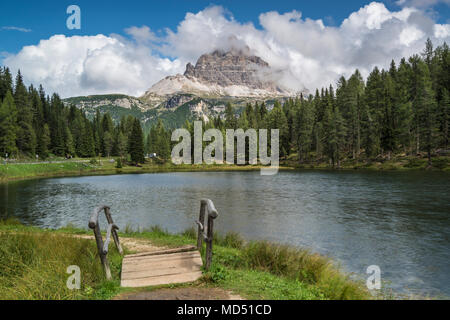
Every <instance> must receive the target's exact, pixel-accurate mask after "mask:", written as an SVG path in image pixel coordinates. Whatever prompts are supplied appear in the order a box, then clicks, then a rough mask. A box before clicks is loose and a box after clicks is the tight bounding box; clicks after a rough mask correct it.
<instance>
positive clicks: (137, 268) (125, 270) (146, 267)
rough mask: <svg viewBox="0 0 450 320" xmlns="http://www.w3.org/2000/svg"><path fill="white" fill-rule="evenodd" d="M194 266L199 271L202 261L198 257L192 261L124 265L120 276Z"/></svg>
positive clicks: (181, 260)
mask: <svg viewBox="0 0 450 320" xmlns="http://www.w3.org/2000/svg"><path fill="white" fill-rule="evenodd" d="M191 264H194V265H196V266H198V268H199V269H200V268H201V267H202V266H203V261H202V259H201V258H200V257H198V258H194V259H179V260H172V261H158V262H149V263H141V264H125V265H123V267H122V275H123V274H126V273H129V272H138V271H144V270H150V269H155V270H156V269H160V268H164V267H167V268H172V267H184V266H186V265H191Z"/></svg>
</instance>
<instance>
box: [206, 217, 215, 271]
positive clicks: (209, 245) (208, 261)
mask: <svg viewBox="0 0 450 320" xmlns="http://www.w3.org/2000/svg"><path fill="white" fill-rule="evenodd" d="M213 227H214V219H213V218H212V217H211V216H208V234H207V238H208V240H207V241H206V270H209V268H211V263H212V250H213V241H214V233H213Z"/></svg>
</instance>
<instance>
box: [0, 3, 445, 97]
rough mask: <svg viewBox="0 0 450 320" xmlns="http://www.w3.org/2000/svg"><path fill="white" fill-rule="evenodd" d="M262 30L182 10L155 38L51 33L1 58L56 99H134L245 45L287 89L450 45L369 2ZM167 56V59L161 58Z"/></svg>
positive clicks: (417, 13)
mask: <svg viewBox="0 0 450 320" xmlns="http://www.w3.org/2000/svg"><path fill="white" fill-rule="evenodd" d="M259 21H260V25H261V26H262V28H261V29H258V28H256V27H255V26H254V25H253V24H252V23H241V22H238V21H236V20H235V19H234V18H233V16H232V15H231V14H230V13H229V12H227V11H226V10H225V9H223V8H222V7H218V6H213V7H208V8H206V9H204V10H202V11H200V12H198V13H187V14H186V16H185V19H184V20H183V21H181V22H180V24H179V25H178V27H177V29H176V30H169V29H167V30H165V33H164V34H163V36H161V37H158V36H156V35H155V33H154V32H152V30H150V29H149V28H148V27H146V26H142V27H131V28H128V29H126V30H125V32H126V33H127V34H128V35H129V36H130V37H131V39H130V38H126V37H122V36H119V35H111V36H104V35H97V36H89V37H88V36H85V37H75V36H74V37H65V36H53V37H52V38H50V39H48V40H43V41H41V42H40V43H39V44H38V45H36V46H29V47H24V48H23V49H22V50H21V51H20V52H19V53H18V54H16V55H12V56H8V57H7V58H6V59H5V60H4V64H5V65H9V66H11V67H12V68H13V69H17V68H19V67H20V68H21V69H22V71H23V74H24V75H25V76H26V80H28V81H29V82H33V83H43V85H44V86H45V87H46V88H49V90H54V91H56V92H59V93H61V95H62V96H72V95H85V94H94V93H111V92H116V93H126V94H132V95H140V94H142V93H143V92H144V91H145V90H146V89H148V88H149V87H150V86H151V85H152V84H154V83H155V82H156V81H158V80H160V79H161V78H163V77H164V76H166V75H172V74H175V73H182V72H183V71H184V66H185V64H186V63H187V62H195V61H196V60H197V59H198V57H199V56H200V55H202V54H203V53H207V52H211V51H213V50H215V49H223V50H228V49H230V48H247V47H248V48H250V50H251V53H252V54H255V55H258V56H260V57H261V58H263V59H264V60H266V61H267V62H268V63H269V64H270V65H271V66H272V67H273V68H274V69H275V70H276V71H277V72H276V73H275V75H274V78H276V80H277V81H278V82H279V83H280V84H282V85H285V86H288V87H291V88H292V89H298V90H300V89H303V88H304V87H306V88H308V89H309V90H310V91H312V90H315V88H317V87H322V86H328V85H329V84H330V83H335V81H336V80H337V79H338V77H339V76H341V75H345V76H349V75H350V74H351V73H352V72H353V71H354V70H355V69H356V68H359V69H360V70H361V72H362V73H363V75H367V74H368V72H369V71H370V70H371V69H372V68H373V67H374V66H375V65H379V66H381V67H387V66H388V65H389V63H390V61H391V59H393V58H394V59H396V60H398V59H400V58H401V57H408V56H410V55H412V54H415V53H418V52H421V51H422V50H423V47H424V43H425V40H426V38H427V37H430V38H431V39H432V40H433V42H434V43H435V44H436V45H437V44H441V43H443V42H444V41H447V42H449V40H450V25H448V24H436V23H435V21H433V20H432V18H430V17H429V16H428V15H427V14H426V13H424V12H423V10H422V9H415V8H409V7H405V8H402V9H401V10H399V11H395V12H392V11H389V10H388V9H387V8H386V7H385V6H384V4H382V3H377V2H373V3H371V4H369V5H367V6H365V7H363V8H361V9H359V10H358V11H356V12H354V13H352V14H351V15H350V16H349V17H348V18H347V19H345V20H344V21H343V22H342V24H341V25H340V26H338V27H330V26H325V25H324V23H323V21H322V20H320V19H319V20H312V19H308V18H304V17H303V16H302V14H301V13H300V12H298V11H292V12H288V13H283V14H281V13H278V12H275V11H271V12H266V13H262V14H261V15H260V17H259ZM161 56H168V57H170V59H168V58H161Z"/></svg>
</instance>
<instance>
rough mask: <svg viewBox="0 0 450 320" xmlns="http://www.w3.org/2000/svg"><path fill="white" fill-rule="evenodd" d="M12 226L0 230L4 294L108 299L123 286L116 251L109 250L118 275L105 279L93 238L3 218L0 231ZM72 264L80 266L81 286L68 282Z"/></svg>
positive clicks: (0, 275)
mask: <svg viewBox="0 0 450 320" xmlns="http://www.w3.org/2000/svg"><path fill="white" fill-rule="evenodd" d="M14 225H16V226H17V227H16V228H14ZM14 229H16V230H19V231H20V232H0V300H79V299H109V298H111V297H112V296H114V295H115V294H116V293H117V292H118V291H119V282H118V280H117V279H118V275H119V272H120V268H121V257H120V255H119V253H118V252H117V251H115V250H112V252H111V253H110V254H109V260H110V265H111V271H112V273H113V275H114V279H116V280H115V281H106V279H105V277H104V275H103V270H102V267H101V265H100V263H99V262H98V261H99V257H98V254H97V248H96V246H95V243H94V242H93V241H89V240H84V239H76V238H73V237H69V236H64V235H62V234H58V233H53V232H45V231H40V232H37V231H36V229H34V228H26V227H23V226H20V225H17V224H16V223H14V222H11V221H8V222H1V223H0V231H5V230H9V231H12V230H14ZM97 262H98V263H97ZM72 265H76V266H79V267H80V270H81V290H69V289H68V288H67V286H66V282H67V279H68V277H69V276H70V275H69V274H68V273H67V268H68V267H69V266H72Z"/></svg>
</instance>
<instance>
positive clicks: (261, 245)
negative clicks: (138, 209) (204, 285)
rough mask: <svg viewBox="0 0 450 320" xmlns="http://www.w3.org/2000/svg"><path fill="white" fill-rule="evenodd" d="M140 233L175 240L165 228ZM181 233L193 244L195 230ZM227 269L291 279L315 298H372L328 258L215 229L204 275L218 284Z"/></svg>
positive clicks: (195, 236)
mask: <svg viewBox="0 0 450 320" xmlns="http://www.w3.org/2000/svg"><path fill="white" fill-rule="evenodd" d="M141 236H143V237H146V238H148V239H151V240H154V239H158V240H161V239H166V240H168V241H171V242H172V241H173V239H174V235H169V234H168V233H167V231H163V230H162V229H161V228H159V227H152V228H150V229H148V230H147V231H143V232H142V233H141ZM180 236H181V238H182V239H184V240H183V241H184V243H192V244H194V243H195V242H196V241H195V239H196V238H197V229H196V228H189V229H187V230H186V231H184V232H182V233H181V234H180ZM169 239H170V240H169ZM180 240H181V239H180ZM226 269H228V271H229V272H230V273H233V272H234V271H231V270H239V272H241V271H243V272H246V271H248V272H253V271H259V272H261V275H264V274H272V275H274V276H278V277H280V278H283V279H287V280H288V281H291V282H290V283H291V284H301V286H303V288H304V286H306V287H308V288H309V289H310V291H309V292H315V294H316V297H319V298H323V299H331V300H360V299H371V298H373V296H372V295H371V294H370V293H369V291H368V290H367V289H366V288H365V286H364V284H363V283H361V282H358V281H355V280H353V279H351V278H350V277H349V275H347V274H346V273H344V272H342V271H341V270H340V268H339V267H338V266H336V265H335V264H334V263H333V261H332V260H331V259H329V258H327V257H324V256H322V255H319V254H316V253H312V252H310V251H309V250H306V249H301V248H295V247H292V246H287V245H278V244H273V243H269V242H265V241H254V242H245V241H244V239H243V238H242V237H241V236H240V235H239V234H237V233H234V232H232V233H228V234H226V235H221V234H219V233H217V232H216V233H215V234H214V254H213V268H212V269H211V272H210V273H209V274H208V275H206V279H207V280H208V279H209V280H212V282H216V283H217V282H218V281H219V284H220V280H224V279H226V278H227V276H226V273H227V272H226V271H225V270H226ZM247 274H248V273H247ZM252 275H253V274H252ZM228 280H231V279H228Z"/></svg>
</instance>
